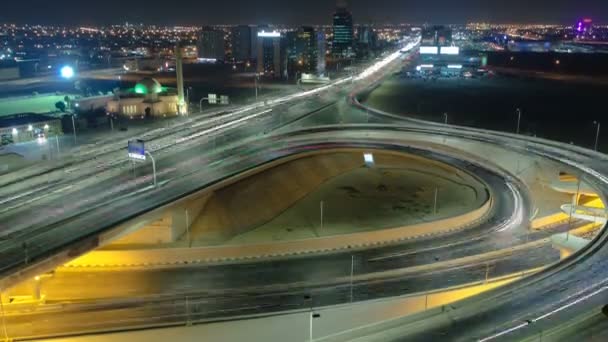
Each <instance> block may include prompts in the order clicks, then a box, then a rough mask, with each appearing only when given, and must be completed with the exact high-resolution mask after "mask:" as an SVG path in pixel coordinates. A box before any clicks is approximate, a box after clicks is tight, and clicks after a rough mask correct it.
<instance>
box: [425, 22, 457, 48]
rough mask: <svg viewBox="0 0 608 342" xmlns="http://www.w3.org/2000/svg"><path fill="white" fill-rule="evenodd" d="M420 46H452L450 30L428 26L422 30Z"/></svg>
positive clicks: (444, 27) (443, 27)
mask: <svg viewBox="0 0 608 342" xmlns="http://www.w3.org/2000/svg"><path fill="white" fill-rule="evenodd" d="M422 45H428V46H450V45H452V29H451V28H449V27H446V26H430V27H426V28H425V29H423V30H422Z"/></svg>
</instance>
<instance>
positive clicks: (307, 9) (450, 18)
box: [0, 0, 608, 26]
mask: <svg viewBox="0 0 608 342" xmlns="http://www.w3.org/2000/svg"><path fill="white" fill-rule="evenodd" d="M349 3H350V4H349V8H350V10H351V12H352V13H353V19H354V21H355V22H356V23H358V24H364V23H378V24H384V23H415V24H420V23H448V24H460V23H466V22H471V21H487V22H494V23H551V24H553V23H554V24H569V23H571V22H573V21H574V20H576V18H582V17H590V18H592V19H593V20H594V22H596V23H605V22H608V14H607V13H608V2H605V1H600V0H586V1H582V2H571V1H570V2H567V1H549V0H540V1H535V2H533V3H531V2H527V1H524V0H513V1H510V2H508V3H492V4H489V3H487V2H483V1H479V0H460V1H457V2H454V1H447V0H434V1H425V2H423V1H418V0H405V1H398V2H397V1H392V0H378V1H375V2H374V6H373V7H369V8H367V7H366V6H368V5H369V4H368V3H366V2H365V1H363V0H351V1H349ZM55 7H56V8H58V9H60V13H61V15H55V16H49V14H48V10H47V8H46V6H45V5H44V4H43V3H42V2H41V1H32V2H27V3H25V2H23V3H19V2H15V3H11V6H10V7H9V8H8V9H5V10H4V11H2V13H0V22H2V23H19V24H48V25H68V26H70V25H107V24H118V23H124V22H127V21H128V22H134V23H139V22H141V23H145V24H157V25H216V24H273V23H274V24H287V25H295V24H330V23H331V15H332V13H333V11H334V10H335V8H336V2H335V1H332V0H309V1H306V2H296V3H286V2H282V1H278V0H259V1H256V2H249V1H244V0H235V1H233V2H224V3H213V4H208V3H204V2H196V1H192V0H186V1H184V2H181V6H179V7H167V6H164V5H161V6H150V4H149V3H145V2H143V1H131V2H121V1H118V0H107V1H105V2H96V3H95V2H94V3H86V4H85V3H82V2H77V1H73V0H58V1H57V2H56V6H55ZM235 8H238V10H235Z"/></svg>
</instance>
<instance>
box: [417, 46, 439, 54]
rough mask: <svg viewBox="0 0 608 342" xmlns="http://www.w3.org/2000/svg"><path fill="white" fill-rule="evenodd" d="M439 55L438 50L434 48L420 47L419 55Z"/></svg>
mask: <svg viewBox="0 0 608 342" xmlns="http://www.w3.org/2000/svg"><path fill="white" fill-rule="evenodd" d="M438 53H439V48H438V47H436V46H421V47H420V54H421V55H436V54H438Z"/></svg>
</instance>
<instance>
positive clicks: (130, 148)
mask: <svg viewBox="0 0 608 342" xmlns="http://www.w3.org/2000/svg"><path fill="white" fill-rule="evenodd" d="M127 152H128V153H129V158H131V159H136V160H146V148H145V146H144V141H143V140H140V139H137V140H129V142H128V145H127Z"/></svg>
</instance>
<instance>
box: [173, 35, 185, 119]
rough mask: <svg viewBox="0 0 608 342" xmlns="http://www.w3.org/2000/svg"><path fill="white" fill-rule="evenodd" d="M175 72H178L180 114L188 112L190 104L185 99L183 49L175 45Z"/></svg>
mask: <svg viewBox="0 0 608 342" xmlns="http://www.w3.org/2000/svg"><path fill="white" fill-rule="evenodd" d="M175 73H176V74H177V75H176V76H177V106H178V111H179V113H180V114H187V113H188V104H187V103H186V101H185V99H184V70H183V65H182V49H180V47H179V45H177V46H176V47H175Z"/></svg>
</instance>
